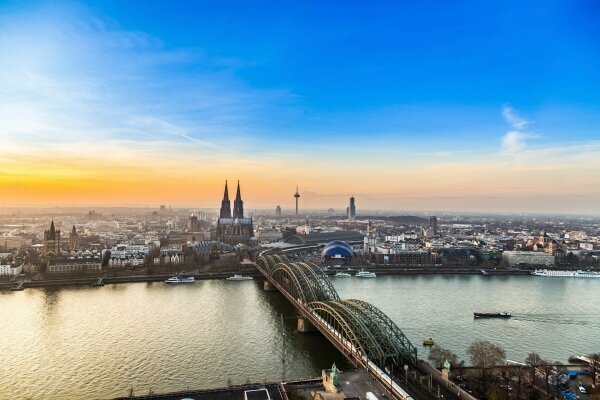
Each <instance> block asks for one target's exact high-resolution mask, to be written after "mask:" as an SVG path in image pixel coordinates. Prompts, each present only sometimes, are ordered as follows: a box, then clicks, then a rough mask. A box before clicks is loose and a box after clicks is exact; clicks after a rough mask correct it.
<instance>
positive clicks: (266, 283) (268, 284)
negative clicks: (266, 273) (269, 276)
mask: <svg viewBox="0 0 600 400" xmlns="http://www.w3.org/2000/svg"><path fill="white" fill-rule="evenodd" d="M263 289H264V290H266V291H267V292H273V291H275V290H277V288H276V287H275V286H273V284H272V283H271V282H269V281H268V280H266V279H265V280H264V282H263Z"/></svg>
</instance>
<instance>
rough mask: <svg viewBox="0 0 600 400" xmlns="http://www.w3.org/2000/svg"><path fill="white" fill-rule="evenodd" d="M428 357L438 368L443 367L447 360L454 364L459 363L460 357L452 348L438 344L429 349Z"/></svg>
mask: <svg viewBox="0 0 600 400" xmlns="http://www.w3.org/2000/svg"><path fill="white" fill-rule="evenodd" d="M427 359H428V360H429V361H430V362H431V363H432V364H433V366H434V367H435V368H437V369H442V368H443V366H444V363H445V362H446V360H447V361H448V362H449V363H450V365H452V366H455V365H456V364H458V357H457V355H456V354H454V353H453V352H452V351H451V350H448V349H445V348H443V347H441V346H438V345H434V346H433V347H432V348H431V350H429V356H427Z"/></svg>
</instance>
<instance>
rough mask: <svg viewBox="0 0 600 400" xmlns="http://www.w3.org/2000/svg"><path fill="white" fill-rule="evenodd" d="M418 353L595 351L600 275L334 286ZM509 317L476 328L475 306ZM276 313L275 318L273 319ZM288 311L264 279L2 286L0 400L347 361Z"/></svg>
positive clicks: (239, 379) (240, 379)
mask: <svg viewBox="0 0 600 400" xmlns="http://www.w3.org/2000/svg"><path fill="white" fill-rule="evenodd" d="M332 279H333V281H334V284H335V287H336V288H337V290H338V292H339V294H340V296H341V297H342V298H345V299H347V298H357V299H361V300H366V301H369V302H371V303H373V304H374V305H375V306H377V307H379V308H380V309H381V310H383V311H384V312H385V313H386V314H388V315H389V316H390V317H391V318H392V319H393V320H394V321H395V322H396V323H397V324H398V326H399V327H400V328H401V329H402V330H403V331H404V332H405V334H406V335H407V336H408V337H409V338H410V339H411V340H412V342H413V343H414V344H416V345H417V347H418V348H419V351H420V357H422V358H426V351H427V350H426V349H424V348H423V347H422V346H421V345H420V344H421V341H422V340H423V339H424V338H425V337H429V336H431V337H433V338H434V340H435V342H436V343H437V344H439V345H442V346H444V347H447V348H450V349H452V350H453V351H454V352H456V353H457V354H458V355H459V357H460V358H463V359H466V348H467V347H468V346H469V344H470V343H471V342H472V341H473V340H476V339H485V340H489V341H491V342H494V343H496V344H499V345H500V346H502V347H503V348H504V349H505V350H506V353H507V358H509V359H511V360H523V359H524V358H525V357H526V355H527V353H528V352H531V351H537V352H538V353H540V354H541V355H542V357H544V358H547V359H551V360H558V361H561V362H566V361H567V358H568V357H569V356H570V355H573V354H578V355H579V354H586V353H591V352H597V351H599V350H600V280H591V279H569V278H538V277H528V276H512V277H483V276H380V277H377V278H376V279H358V278H345V279H343V278H337V279H336V278H332ZM494 310H498V311H502V310H507V311H511V312H512V313H513V318H511V319H510V320H493V319H492V320H473V311H494ZM282 314H283V316H284V324H283V326H282V324H281V317H280V315H282ZM293 317H294V309H293V307H292V306H291V305H290V304H289V303H288V302H287V301H286V300H285V299H284V298H283V297H282V296H281V295H279V294H278V293H276V292H264V291H263V290H262V281H260V282H259V281H255V282H251V281H246V282H228V281H217V280H214V281H199V282H196V283H195V284H193V285H189V286H186V285H181V286H176V287H172V286H167V285H165V284H163V283H134V284H120V285H107V286H105V287H101V288H92V287H77V288H62V289H27V290H25V291H23V292H0V318H1V320H0V398H31V399H42V398H43V399H64V398H109V397H113V396H123V395H126V394H128V393H129V390H130V388H131V387H133V391H134V393H135V394H144V393H148V391H149V390H151V389H152V390H153V391H154V392H165V391H175V390H185V389H186V388H190V389H197V388H208V387H222V386H226V385H227V384H228V379H230V380H231V383H232V384H241V383H245V382H247V381H251V382H257V381H263V380H267V381H274V380H279V379H281V377H282V362H281V359H282V357H281V354H282V349H283V348H285V354H286V357H285V358H286V378H288V379H292V378H300V377H308V376H316V375H318V374H320V370H321V368H324V367H328V366H330V365H331V363H332V362H334V361H335V362H336V363H337V364H338V365H339V366H341V367H342V368H344V367H346V366H347V364H346V363H345V362H344V360H343V359H342V356H341V355H340V354H339V353H337V351H336V350H335V349H334V348H333V347H332V346H331V345H330V344H329V343H328V342H327V341H326V340H325V339H324V338H322V337H320V335H318V334H299V333H296V332H295V324H296V320H295V319H294V318H293Z"/></svg>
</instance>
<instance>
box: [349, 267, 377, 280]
mask: <svg viewBox="0 0 600 400" xmlns="http://www.w3.org/2000/svg"><path fill="white" fill-rule="evenodd" d="M354 276H356V277H357V278H376V277H377V275H376V274H375V272H369V271H365V270H363V269H361V270H360V271H358V273H357V274H356V275H354Z"/></svg>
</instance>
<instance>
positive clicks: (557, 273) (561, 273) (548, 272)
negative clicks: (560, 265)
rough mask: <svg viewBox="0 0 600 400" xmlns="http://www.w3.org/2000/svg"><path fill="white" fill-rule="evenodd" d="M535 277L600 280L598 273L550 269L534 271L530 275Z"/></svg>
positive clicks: (599, 273)
mask: <svg viewBox="0 0 600 400" xmlns="http://www.w3.org/2000/svg"><path fill="white" fill-rule="evenodd" d="M531 274H532V275H535V276H549V277H553V278H561V277H567V278H600V272H593V271H581V270H578V271H555V270H551V269H536V270H535V271H533V272H532V273H531Z"/></svg>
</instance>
